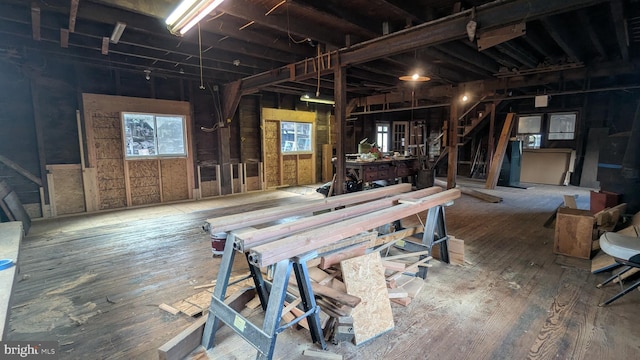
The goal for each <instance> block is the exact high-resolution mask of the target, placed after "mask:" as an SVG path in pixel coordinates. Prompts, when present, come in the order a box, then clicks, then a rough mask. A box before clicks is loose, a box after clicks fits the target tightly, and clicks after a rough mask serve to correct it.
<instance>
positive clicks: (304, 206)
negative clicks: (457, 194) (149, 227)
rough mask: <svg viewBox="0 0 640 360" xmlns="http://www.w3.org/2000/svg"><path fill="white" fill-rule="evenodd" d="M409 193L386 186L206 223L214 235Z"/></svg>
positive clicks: (403, 188) (404, 188) (399, 187)
mask: <svg viewBox="0 0 640 360" xmlns="http://www.w3.org/2000/svg"><path fill="white" fill-rule="evenodd" d="M409 191H411V184H398V185H393V186H386V187H383V188H379V189H373V190H367V191H360V192H355V193H350V194H345V195H341V196H334V197H330V198H326V199H322V200H315V201H308V202H305V203H300V204H293V205H288V206H287V207H286V208H282V207H275V208H269V209H263V210H255V211H250V212H246V213H243V214H236V215H227V216H221V217H217V218H211V219H207V220H206V222H207V224H208V227H209V229H210V231H211V233H212V234H215V233H221V232H226V231H231V230H236V229H240V228H243V227H247V226H253V225H257V224H263V223H266V222H269V221H274V220H280V219H283V218H286V217H289V216H296V215H302V214H305V213H310V212H314V211H321V210H326V209H331V208H335V207H340V206H347V205H353V204H357V203H362V202H365V201H371V200H373V199H380V198H383V197H386V196H392V195H397V194H400V193H404V192H409Z"/></svg>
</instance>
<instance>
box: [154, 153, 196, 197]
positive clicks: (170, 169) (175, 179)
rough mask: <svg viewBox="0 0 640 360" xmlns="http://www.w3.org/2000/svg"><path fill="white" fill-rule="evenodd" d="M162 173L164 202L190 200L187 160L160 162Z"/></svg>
mask: <svg viewBox="0 0 640 360" xmlns="http://www.w3.org/2000/svg"><path fill="white" fill-rule="evenodd" d="M160 166H161V169H162V171H161V173H162V197H163V201H176V200H186V199H188V198H189V187H188V178H187V160H186V159H162V160H160Z"/></svg>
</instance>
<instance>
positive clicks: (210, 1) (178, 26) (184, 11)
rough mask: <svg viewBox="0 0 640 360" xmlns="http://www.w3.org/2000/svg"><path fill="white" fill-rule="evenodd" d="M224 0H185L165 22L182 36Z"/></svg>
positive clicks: (173, 31)
mask: <svg viewBox="0 0 640 360" xmlns="http://www.w3.org/2000/svg"><path fill="white" fill-rule="evenodd" d="M223 1H224V0H183V1H182V2H181V3H180V5H178V7H177V8H176V9H175V10H174V11H173V12H172V13H171V14H170V15H169V17H167V19H166V20H165V23H166V24H167V26H168V27H169V31H170V32H171V33H172V34H174V35H179V36H182V35H184V34H185V33H186V32H187V31H189V30H190V29H191V28H192V27H194V26H195V25H196V24H197V23H199V22H200V20H202V19H203V18H204V17H205V16H207V15H208V14H209V13H210V12H212V11H213V9H215V8H216V7H217V6H218V5H220V4H221V3H222V2H223Z"/></svg>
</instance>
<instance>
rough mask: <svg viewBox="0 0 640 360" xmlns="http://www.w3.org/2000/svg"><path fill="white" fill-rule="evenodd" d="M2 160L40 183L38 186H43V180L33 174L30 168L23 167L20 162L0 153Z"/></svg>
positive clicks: (21, 173) (19, 172) (0, 159)
mask: <svg viewBox="0 0 640 360" xmlns="http://www.w3.org/2000/svg"><path fill="white" fill-rule="evenodd" d="M0 162H1V163H3V164H5V165H7V166H8V167H10V168H12V169H13V170H15V171H16V172H17V173H18V174H20V175H22V176H24V177H25V178H27V179H29V180H31V181H32V182H34V183H36V184H38V186H42V180H40V178H39V177H37V176H35V175H33V174H32V173H30V172H29V170H27V169H25V168H23V167H22V166H20V165H19V164H18V163H15V162H13V161H12V160H11V159H9V158H7V157H6V156H3V155H0Z"/></svg>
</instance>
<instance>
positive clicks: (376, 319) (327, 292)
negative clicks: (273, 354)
mask: <svg viewBox="0 0 640 360" xmlns="http://www.w3.org/2000/svg"><path fill="white" fill-rule="evenodd" d="M410 190H411V185H410V184H399V185H393V186H388V187H383V188H379V189H375V190H368V191H363V192H357V193H351V194H346V195H340V196H335V197H330V198H326V199H322V200H316V201H309V202H305V203H299V204H295V205H287V206H283V207H276V208H270V209H263V210H257V211H253V212H248V213H245V214H242V215H241V216H238V215H234V216H225V217H219V218H215V219H208V220H207V224H206V225H205V226H206V227H207V228H208V229H209V231H210V232H211V233H212V234H215V233H220V232H227V234H228V236H227V242H229V241H232V242H233V246H234V249H235V250H237V251H239V252H243V253H247V255H248V256H247V257H248V259H249V260H250V262H251V264H252V265H254V266H256V267H259V268H261V269H265V268H266V267H267V266H269V265H273V264H276V263H279V262H280V261H283V260H295V259H296V258H297V257H301V258H302V257H308V255H309V254H311V258H313V259H312V260H309V261H307V266H308V267H309V274H310V277H311V279H312V280H314V281H313V282H312V289H313V292H314V294H315V295H316V297H317V298H318V300H317V302H318V305H319V306H320V308H321V309H322V311H323V312H325V313H326V314H328V315H329V316H330V317H332V318H334V319H345V318H348V317H350V316H351V317H353V328H354V335H355V342H356V344H360V343H363V342H366V341H368V340H370V339H372V338H374V337H375V336H378V335H380V334H382V333H384V332H386V331H389V330H391V329H393V326H394V325H393V316H392V313H391V305H390V301H389V291H388V290H387V286H386V279H385V274H384V267H383V265H382V262H381V260H380V254H379V253H378V252H372V253H370V254H368V255H363V254H364V253H365V252H370V250H369V249H370V248H371V247H373V246H376V245H381V244H384V243H386V242H391V241H395V240H398V239H401V238H403V237H405V236H408V235H411V234H413V233H415V232H418V231H420V229H417V228H416V229H404V230H400V231H398V232H397V233H394V234H385V235H382V236H377V233H375V232H372V231H370V230H372V229H376V228H378V227H379V226H383V225H387V224H389V223H393V222H394V221H396V220H400V219H403V218H405V217H408V216H413V215H415V214H418V213H421V212H424V211H426V210H428V209H430V208H432V207H435V206H439V205H443V204H446V203H450V202H452V201H453V200H454V199H457V198H459V197H460V191H459V190H457V189H451V190H447V191H443V190H442V189H441V188H439V187H431V188H427V189H422V190H418V191H413V192H410ZM324 210H331V211H329V212H324ZM320 211H323V212H322V213H320V214H318V215H313V214H314V213H317V212H320ZM292 216H296V217H299V218H297V219H295V220H293V221H286V222H282V221H281V220H283V219H285V218H287V217H292ZM301 216H303V217H301ZM300 217H301V218H300ZM275 221H280V223H279V224H276V225H273V222H275ZM426 261H428V259H427V260H426ZM317 265H321V266H322V267H323V268H325V269H330V270H328V271H327V272H325V271H323V270H321V269H319V268H317V267H316V266H317ZM400 275H401V274H400ZM338 277H341V278H342V279H343V280H344V283H343V282H342V281H340V280H339V279H337V278H338ZM288 290H289V293H290V294H292V295H293V296H299V294H296V292H297V287H296V286H295V282H293V283H291V282H290V286H289V289H288ZM258 301H259V300H255V301H253V302H252V303H251V304H250V305H251V306H253V307H257V306H258ZM285 310H287V311H285V312H283V313H284V314H285V316H290V315H286V314H287V313H288V312H289V311H292V312H293V315H297V314H296V313H295V312H296V311H297V310H300V309H299V308H298V307H297V306H296V305H295V301H294V302H293V303H292V304H285ZM285 321H286V319H285Z"/></svg>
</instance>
